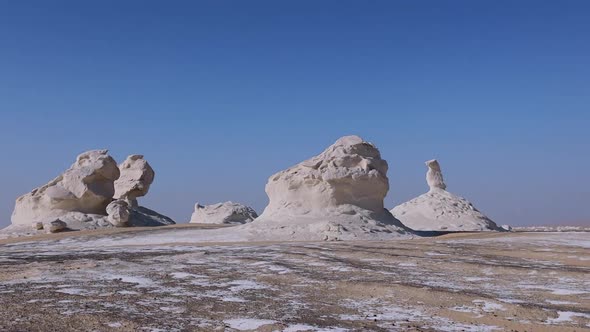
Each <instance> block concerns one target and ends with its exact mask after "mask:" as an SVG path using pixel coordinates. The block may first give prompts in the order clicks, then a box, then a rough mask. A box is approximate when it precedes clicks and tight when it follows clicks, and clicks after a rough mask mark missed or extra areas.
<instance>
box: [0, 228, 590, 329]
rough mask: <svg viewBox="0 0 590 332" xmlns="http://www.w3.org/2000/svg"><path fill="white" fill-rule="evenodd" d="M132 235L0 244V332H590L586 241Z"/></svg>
mask: <svg viewBox="0 0 590 332" xmlns="http://www.w3.org/2000/svg"><path fill="white" fill-rule="evenodd" d="M158 232H166V230H159V231H158ZM145 233H146V232H137V233H136V232H125V233H118V234H116V235H109V234H104V233H102V234H101V235H97V236H91V235H89V236H68V237H55V238H52V237H46V238H44V239H43V240H39V241H31V240H30V239H29V240H27V241H24V240H23V241H20V242H19V241H16V242H15V241H13V242H11V243H4V244H2V243H0V266H1V267H0V330H2V331H79V330H95V331H186V330H190V331H248V330H256V331H408V330H413V331H462V330H463V331H503V330H508V331H510V330H517V331H524V330H526V331H553V330H556V329H560V330H562V331H570V330H571V331H573V330H576V331H584V330H590V251H589V250H588V248H589V246H588V245H589V244H590V233H575V234H574V233H542V234H537V233H500V234H496V233H494V234H460V235H458V234H456V235H448V236H443V237H437V238H423V239H414V240H396V241H373V242H365V241H358V242H355V241H352V242H321V243H320V242H314V243H296V242H291V243H225V244H211V243H210V244H202V243H201V244H199V243H168V244H160V245H154V244H149V243H148V244H145V243H143V244H142V237H143V236H144V234H145ZM87 234H91V233H87ZM169 236H170V237H173V236H172V235H169ZM152 237H153V235H152Z"/></svg>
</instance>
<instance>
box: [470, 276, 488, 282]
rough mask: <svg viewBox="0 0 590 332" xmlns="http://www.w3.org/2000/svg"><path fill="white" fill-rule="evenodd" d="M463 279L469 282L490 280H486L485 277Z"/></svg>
mask: <svg viewBox="0 0 590 332" xmlns="http://www.w3.org/2000/svg"><path fill="white" fill-rule="evenodd" d="M464 279H465V280H466V281H469V282H476V281H488V280H492V278H487V277H483V278H481V277H466V278H464Z"/></svg>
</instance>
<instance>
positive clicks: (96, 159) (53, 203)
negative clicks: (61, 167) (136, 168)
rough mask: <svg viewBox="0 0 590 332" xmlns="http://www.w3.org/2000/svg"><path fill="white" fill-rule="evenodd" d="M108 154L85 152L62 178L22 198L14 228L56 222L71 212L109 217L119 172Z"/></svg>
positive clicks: (16, 211) (14, 216)
mask: <svg viewBox="0 0 590 332" xmlns="http://www.w3.org/2000/svg"><path fill="white" fill-rule="evenodd" d="M107 152H108V151H107V150H93V151H88V152H84V153H82V154H81V155H79V156H78V158H76V162H75V163H74V164H73V165H72V166H71V167H70V168H69V169H68V170H67V171H65V172H64V173H63V174H62V175H60V176H58V177H57V178H55V179H53V180H52V181H51V182H49V183H47V184H46V185H44V186H42V187H39V188H36V189H34V190H33V191H31V192H30V193H28V194H25V195H23V196H21V197H19V198H18V199H17V200H16V205H15V207H14V211H13V213H12V224H13V225H31V223H34V222H47V221H48V220H55V219H56V218H60V217H62V216H63V215H65V214H67V213H70V212H77V213H81V214H99V215H106V207H107V205H108V204H109V203H110V202H111V200H112V197H113V194H114V193H115V187H114V182H115V180H116V179H118V178H119V168H118V167H117V163H116V162H115V160H114V159H113V158H112V157H111V156H109V155H108V153H107Z"/></svg>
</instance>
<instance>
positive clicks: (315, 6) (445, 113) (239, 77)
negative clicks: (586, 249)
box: [0, 0, 590, 226]
mask: <svg viewBox="0 0 590 332" xmlns="http://www.w3.org/2000/svg"><path fill="white" fill-rule="evenodd" d="M589 17H590V2H588V1H581V0H580V1H497V0H494V1H491V0H490V1H471V0H470V1H435V0H433V1H340V0H339V1H218V0H216V1H67V2H66V1H2V2H0V149H1V151H2V169H1V172H0V184H1V186H0V226H2V225H7V224H8V223H9V220H10V214H11V211H12V208H13V205H14V200H15V198H16V197H17V196H19V195H21V194H23V193H26V192H28V191H30V190H31V189H33V188H35V187H37V186H40V185H43V184H45V183H46V182H48V181H49V180H51V179H52V178H53V177H55V176H56V175H58V174H59V173H60V172H62V171H63V170H65V169H66V168H67V167H69V165H70V164H71V163H72V162H73V161H74V159H75V157H76V155H77V154H79V153H80V152H82V151H85V150H89V149H96V148H108V149H110V151H111V153H112V155H113V156H114V157H115V158H116V159H117V160H118V161H119V162H120V161H122V160H123V159H124V157H125V156H126V155H128V154H136V153H140V154H144V155H145V156H146V158H147V159H148V160H149V162H150V163H151V164H152V166H153V167H154V168H155V170H156V173H157V174H156V181H155V183H154V184H153V186H152V190H151V192H150V193H149V195H148V196H147V197H145V198H144V199H143V200H142V201H141V202H142V204H143V205H146V206H149V207H151V208H154V209H156V210H158V211H160V212H162V213H165V214H168V215H170V216H171V217H173V218H175V219H176V220H177V221H186V220H188V219H189V217H190V214H191V212H192V208H193V205H194V203H195V202H196V201H199V202H202V203H215V202H218V201H225V200H233V201H237V202H243V203H245V204H249V205H252V206H253V207H255V208H256V209H257V210H258V211H259V212H260V211H261V210H262V209H263V208H264V206H265V205H266V202H267V197H266V195H265V193H264V185H265V183H266V180H267V178H268V177H269V176H270V175H271V174H273V173H275V172H277V171H279V170H281V169H284V168H286V167H288V166H291V165H292V164H295V163H297V162H299V161H301V160H304V159H306V158H308V157H311V156H313V155H315V154H317V153H319V152H321V151H322V150H323V149H324V148H325V147H327V146H328V145H330V144H332V143H333V142H334V141H335V140H336V139H337V138H338V137H340V136H343V135H349V134H358V135H360V136H362V137H364V138H366V139H367V140H369V141H372V142H373V143H375V144H376V145H377V146H378V147H379V149H380V150H381V153H382V155H383V157H384V158H385V159H386V160H387V161H388V162H389V164H390V171H389V178H390V185H391V190H390V193H389V196H388V197H387V199H386V206H388V207H393V206H394V205H396V204H397V203H400V202H402V201H405V200H408V199H410V198H412V197H414V196H416V195H419V194H421V193H423V192H425V191H426V188H427V187H426V183H425V180H424V174H425V166H424V164H423V162H424V161H425V160H427V159H431V158H438V159H439V160H440V161H441V164H442V167H443V171H444V172H445V176H446V180H447V183H448V186H449V190H450V191H452V192H454V193H457V194H460V195H462V196H465V197H467V198H468V199H470V200H471V201H472V202H474V203H475V205H476V206H477V207H479V208H480V210H482V211H483V212H484V213H486V214H487V215H489V216H490V217H492V218H493V219H495V220H496V221H497V222H498V223H502V224H503V223H509V224H514V225H522V224H548V223H584V222H586V223H589V222H590V209H589V208H588V206H589V205H590V171H589V170H588V168H589V167H590V37H589V36H590V19H589Z"/></svg>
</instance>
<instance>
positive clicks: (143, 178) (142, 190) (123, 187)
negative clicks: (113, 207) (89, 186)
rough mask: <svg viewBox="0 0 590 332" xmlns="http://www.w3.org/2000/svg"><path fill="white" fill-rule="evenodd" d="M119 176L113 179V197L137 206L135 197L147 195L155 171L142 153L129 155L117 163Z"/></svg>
mask: <svg viewBox="0 0 590 332" xmlns="http://www.w3.org/2000/svg"><path fill="white" fill-rule="evenodd" d="M119 170H120V172H121V176H120V177H119V179H117V181H115V196H114V197H115V199H121V200H124V201H126V202H127V203H128V204H129V205H130V206H131V207H136V206H137V197H141V196H145V195H147V193H148V191H149V189H150V185H151V184H152V182H154V177H155V175H156V174H155V172H154V170H153V169H152V167H151V166H150V164H148V162H147V161H146V160H145V159H144V158H143V156H142V155H138V154H134V155H130V156H128V157H127V159H125V161H124V162H123V163H122V164H121V165H119Z"/></svg>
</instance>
